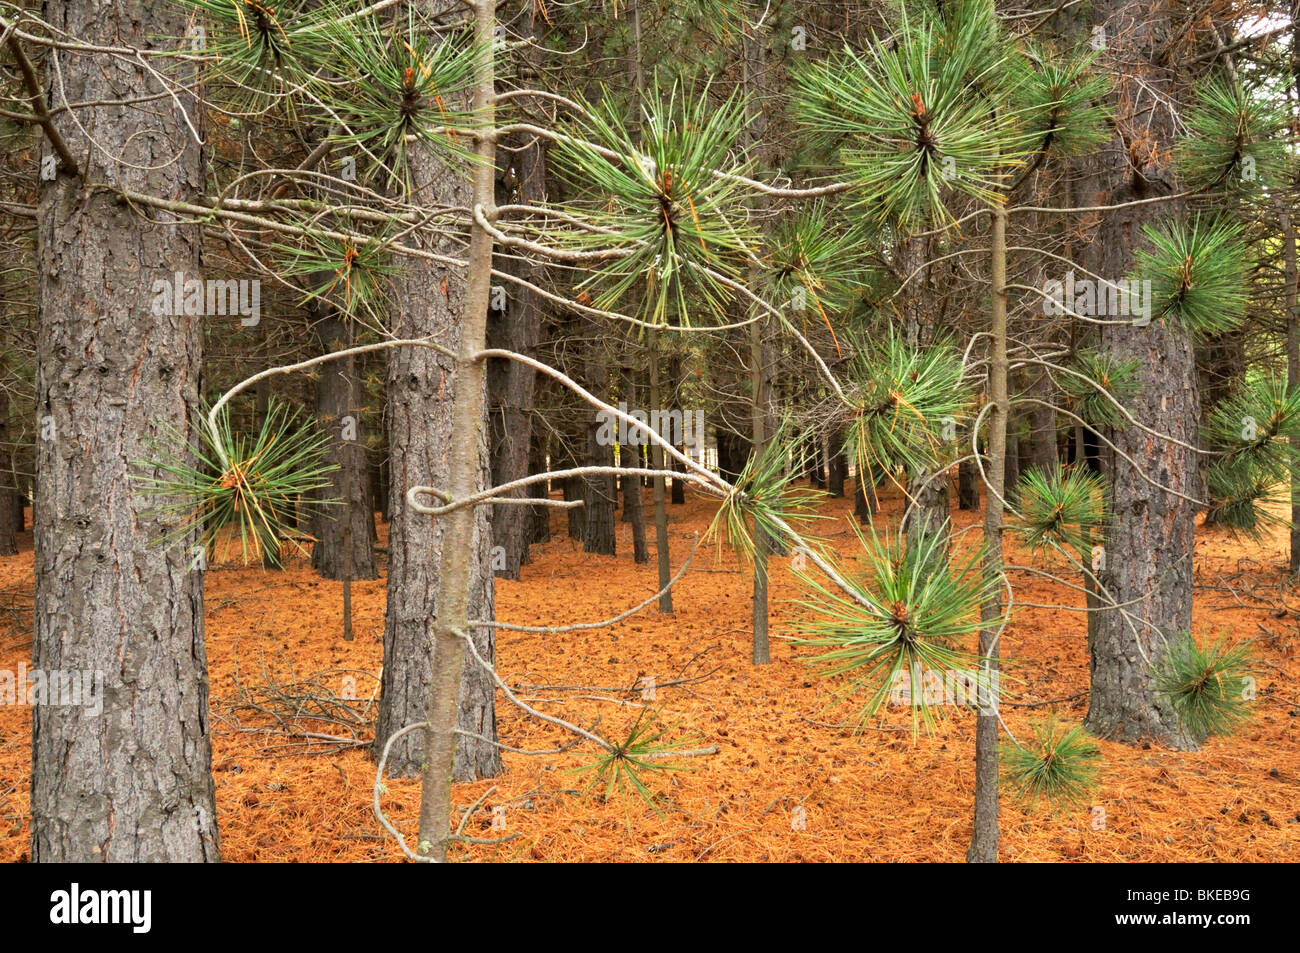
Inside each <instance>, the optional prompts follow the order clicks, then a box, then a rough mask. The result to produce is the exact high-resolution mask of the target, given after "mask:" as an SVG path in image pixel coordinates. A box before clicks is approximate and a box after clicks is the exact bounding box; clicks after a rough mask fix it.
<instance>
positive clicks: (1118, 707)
mask: <svg viewBox="0 0 1300 953" xmlns="http://www.w3.org/2000/svg"><path fill="white" fill-rule="evenodd" d="M1093 22H1094V23H1099V24H1104V25H1105V27H1106V28H1107V32H1108V34H1109V35H1112V36H1121V35H1126V34H1127V39H1126V42H1125V45H1124V47H1123V48H1122V49H1121V52H1122V53H1126V54H1128V55H1130V56H1133V55H1144V54H1143V53H1141V52H1140V51H1143V50H1145V49H1146V48H1147V47H1146V46H1145V45H1144V44H1149V43H1153V42H1157V38H1158V36H1160V35H1163V34H1162V32H1161V31H1163V30H1164V29H1165V28H1166V27H1167V25H1168V14H1167V13H1165V14H1162V15H1155V16H1153V15H1152V14H1151V11H1150V8H1149V6H1148V4H1146V3H1145V2H1139V0H1097V2H1095V3H1094V4H1093ZM1121 27H1123V30H1122V29H1121ZM1130 27H1131V28H1130ZM1150 73H1151V75H1148V76H1147V77H1146V85H1144V86H1137V85H1130V86H1126V87H1125V88H1124V92H1123V93H1121V94H1119V104H1118V110H1117V114H1116V121H1117V123H1118V124H1119V126H1120V128H1122V129H1128V128H1134V129H1142V130H1145V135H1147V136H1148V137H1149V138H1150V141H1151V143H1152V154H1153V155H1155V154H1157V150H1158V151H1159V153H1160V154H1163V153H1164V152H1166V151H1168V150H1170V149H1172V147H1173V145H1174V135H1175V133H1174V129H1173V127H1172V120H1171V119H1170V115H1169V112H1168V110H1165V109H1161V108H1158V106H1157V104H1156V102H1155V101H1154V99H1153V98H1152V97H1153V96H1154V95H1161V96H1168V95H1171V93H1172V91H1171V89H1170V86H1171V84H1170V82H1169V80H1168V79H1167V77H1166V76H1165V75H1163V74H1159V73H1157V72H1156V70H1155V68H1151V70H1150ZM1148 87H1150V89H1151V90H1153V91H1154V92H1146V91H1144V90H1147V88H1148ZM1089 164H1090V165H1094V166H1095V168H1094V169H1092V170H1090V171H1095V172H1096V173H1097V178H1096V179H1095V182H1096V186H1097V188H1098V189H1099V192H1098V194H1097V195H1096V199H1097V200H1098V201H1099V202H1101V203H1104V204H1119V203H1123V202H1130V201H1133V200H1135V199H1144V198H1151V197H1152V196H1154V195H1159V194H1167V193H1168V192H1169V191H1171V189H1172V186H1171V185H1169V184H1168V181H1167V179H1168V174H1169V173H1168V170H1166V169H1162V168H1160V167H1157V166H1153V165H1146V166H1144V167H1143V168H1140V169H1134V167H1133V165H1132V159H1131V157H1130V154H1129V152H1128V151H1127V150H1125V149H1124V147H1123V144H1122V143H1121V142H1120V141H1119V138H1118V137H1116V138H1115V139H1114V140H1113V141H1112V142H1111V144H1110V145H1109V146H1108V147H1107V148H1106V150H1105V151H1104V152H1103V153H1102V155H1101V156H1100V157H1099V159H1098V160H1097V161H1096V162H1095V163H1089ZM1169 213H1170V210H1169V208H1168V205H1167V204H1166V205H1163V206H1152V205H1139V206H1130V207H1127V208H1120V209H1114V210H1111V211H1108V212H1103V213H1101V215H1100V222H1099V224H1098V227H1097V228H1096V229H1095V230H1094V234H1095V235H1096V236H1097V237H1096V239H1095V240H1094V241H1093V242H1092V243H1090V244H1089V245H1087V246H1086V247H1085V249H1084V251H1083V255H1082V258H1083V264H1084V266H1085V267H1086V268H1088V269H1089V270H1090V271H1092V272H1094V273H1096V274H1099V275H1101V276H1102V277H1104V278H1107V279H1110V280H1118V279H1119V278H1121V277H1123V276H1125V275H1127V274H1129V273H1130V272H1131V270H1132V267H1133V252H1134V246H1135V245H1136V244H1137V243H1138V242H1139V241H1140V238H1141V228H1142V226H1143V225H1144V224H1145V223H1147V222H1149V221H1151V220H1152V219H1153V218H1154V217H1155V216H1156V215H1157V214H1162V215H1167V214H1169ZM1101 338H1102V348H1103V350H1104V351H1106V352H1108V353H1110V354H1112V355H1114V356H1115V357H1117V358H1120V359H1132V360H1135V361H1136V362H1137V370H1136V383H1137V384H1138V388H1139V395H1138V396H1137V397H1136V398H1134V399H1133V401H1132V402H1131V404H1130V407H1129V409H1130V411H1131V412H1132V413H1133V416H1134V417H1135V418H1136V419H1137V420H1140V421H1141V422H1142V423H1143V424H1144V425H1145V426H1146V427H1148V428H1151V429H1154V430H1156V431H1158V432H1159V433H1162V434H1167V435H1169V436H1171V437H1173V438H1175V439H1176V440H1179V441H1183V442H1185V443H1187V444H1192V445H1194V444H1195V443H1196V441H1197V420H1198V416H1199V410H1200V406H1199V401H1198V399H1197V381H1196V367H1195V361H1194V359H1193V351H1192V345H1191V342H1190V341H1189V340H1188V339H1187V337H1186V336H1185V335H1184V334H1183V333H1182V332H1181V331H1180V330H1179V329H1178V328H1177V327H1176V325H1175V324H1174V323H1173V322H1164V321H1159V320H1153V321H1152V322H1151V323H1150V324H1149V325H1148V326H1146V327H1137V326H1132V325H1122V326H1113V325H1112V326H1107V327H1105V328H1103V330H1102V335H1101ZM1107 436H1108V437H1109V439H1110V440H1111V441H1113V442H1114V444H1115V446H1116V447H1117V448H1118V449H1119V450H1120V451H1121V452H1123V453H1125V454H1127V455H1128V456H1129V457H1130V458H1131V459H1132V460H1134V461H1136V463H1137V465H1138V466H1140V467H1142V468H1143V469H1144V470H1145V471H1146V475H1147V476H1148V477H1150V478H1151V479H1152V480H1154V481H1156V482H1157V483H1160V484H1162V485H1163V486H1167V487H1170V488H1172V489H1173V490H1176V491H1178V492H1179V493H1183V494H1186V495H1187V496H1191V497H1197V496H1199V495H1200V494H1199V492H1198V491H1199V482H1200V481H1199V480H1198V474H1197V464H1196V460H1195V455H1194V454H1193V453H1192V452H1191V451H1190V450H1188V449H1186V448H1185V447H1184V446H1180V445H1179V444H1178V443H1174V442H1172V441H1169V440H1159V439H1152V438H1151V436H1150V434H1149V433H1148V432H1146V431H1143V430H1139V429H1138V428H1137V427H1127V428H1124V429H1120V430H1110V431H1109V432H1108V433H1107ZM1102 461H1103V467H1104V470H1105V472H1106V474H1107V475H1108V476H1109V478H1110V481H1111V496H1110V504H1111V511H1112V513H1113V514H1114V517H1113V519H1112V520H1111V525H1110V528H1109V531H1108V532H1107V536H1106V541H1105V568H1104V569H1102V570H1101V571H1100V572H1098V573H1097V576H1098V579H1099V580H1100V582H1101V584H1102V585H1103V586H1104V587H1105V590H1106V591H1107V592H1108V594H1109V598H1107V596H1106V595H1103V596H1102V599H1103V602H1105V603H1109V601H1110V600H1114V602H1115V603H1117V604H1118V605H1119V606H1122V607H1123V609H1118V608H1103V609H1101V610H1100V611H1098V612H1092V613H1089V615H1088V621H1089V623H1090V624H1089V631H1088V642H1089V648H1090V651H1091V667H1092V689H1091V698H1090V702H1089V706H1088V715H1087V719H1086V722H1085V724H1086V725H1087V727H1088V730H1089V731H1091V732H1092V733H1093V734H1096V735H1098V736H1100V737H1103V738H1110V739H1114V740H1119V741H1125V742H1130V743H1135V742H1139V741H1143V740H1148V739H1149V740H1153V741H1157V742H1159V743H1162V744H1166V745H1169V746H1171V747H1175V748H1192V747H1195V746H1196V743H1197V742H1196V739H1194V738H1191V737H1189V736H1188V735H1187V734H1186V733H1184V732H1183V730H1182V729H1181V728H1180V727H1179V725H1178V723H1177V721H1176V718H1175V716H1174V712H1173V711H1172V710H1171V709H1170V708H1169V706H1168V704H1167V702H1165V701H1164V700H1162V699H1160V698H1158V697H1157V696H1156V695H1155V693H1154V691H1153V689H1152V685H1151V669H1152V666H1153V665H1157V664H1159V662H1160V660H1161V659H1162V658H1163V656H1164V654H1165V651H1166V646H1167V644H1168V640H1172V639H1176V638H1178V637H1180V635H1181V634H1183V633H1187V632H1189V631H1190V630H1191V627H1192V552H1193V539H1192V530H1193V518H1194V516H1195V508H1194V506H1193V504H1192V503H1190V502H1189V501H1188V500H1186V499H1183V498H1181V497H1178V496H1175V495H1173V494H1172V493H1168V492H1166V491H1164V490H1160V489H1157V488H1156V487H1153V486H1152V485H1151V484H1150V483H1148V482H1147V481H1146V480H1144V479H1142V478H1141V476H1140V475H1139V474H1138V473H1136V472H1134V470H1133V465H1132V464H1130V463H1128V462H1127V461H1125V460H1124V459H1122V458H1121V457H1119V456H1118V455H1116V454H1115V453H1114V452H1113V451H1111V450H1109V449H1106V450H1103V451H1102Z"/></svg>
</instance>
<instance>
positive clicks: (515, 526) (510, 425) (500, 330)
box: [488, 141, 546, 579]
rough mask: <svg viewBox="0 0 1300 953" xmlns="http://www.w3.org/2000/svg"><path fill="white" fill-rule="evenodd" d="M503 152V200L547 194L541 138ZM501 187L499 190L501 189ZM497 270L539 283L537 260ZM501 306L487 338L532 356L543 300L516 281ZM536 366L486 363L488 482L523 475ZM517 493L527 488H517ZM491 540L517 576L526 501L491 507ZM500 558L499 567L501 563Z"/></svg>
mask: <svg viewBox="0 0 1300 953" xmlns="http://www.w3.org/2000/svg"><path fill="white" fill-rule="evenodd" d="M509 145H511V146H512V148H511V150H510V151H509V152H507V153H505V155H506V156H507V158H506V160H504V161H505V162H508V163H509V164H510V165H511V166H512V167H513V168H514V169H516V170H517V182H518V194H517V195H515V194H502V195H501V196H500V200H501V201H502V202H518V203H523V204H533V203H536V202H540V201H542V200H544V199H545V197H546V157H545V152H544V151H543V149H542V146H541V144H540V143H537V142H533V143H532V144H531V145H527V147H526V148H521V147H524V146H525V145H526V143H525V142H523V141H520V142H514V143H510V144H509ZM502 191H504V190H502ZM498 267H500V268H501V269H502V270H507V271H510V272H511V273H512V274H519V275H520V277H522V278H524V279H525V280H528V281H531V282H533V283H538V282H539V280H540V279H541V277H542V271H543V270H542V269H541V268H540V267H538V266H537V265H535V264H533V263H530V262H526V261H518V260H516V259H514V258H503V259H502V260H500V261H499V262H498ZM502 290H503V291H505V292H506V294H505V311H504V312H501V311H493V312H492V316H491V320H489V322H488V343H489V344H490V345H491V346H492V347H495V348H503V349H505V350H510V351H516V352H518V353H520V354H527V355H528V356H529V357H536V356H537V342H538V340H539V338H540V336H541V328H542V316H543V301H542V299H541V298H540V297H539V296H538V295H537V294H535V293H534V292H532V291H531V290H529V289H528V288H525V287H523V286H521V285H513V284H512V285H509V286H504V287H503V288H502ZM536 381H537V371H536V370H534V369H533V368H532V367H529V366H528V365H527V364H521V363H520V362H519V361H511V360H506V359H501V358H494V359H493V360H491V361H489V362H488V405H489V407H490V412H489V420H490V421H491V426H492V436H491V446H492V484H493V485H494V486H500V485H501V484H504V483H509V482H510V481H512V480H518V479H520V478H521V477H524V476H526V475H527V474H528V452H529V448H530V446H531V444H532V430H533V390H534V388H535V385H536ZM518 495H520V496H524V495H527V493H520V494H518ZM491 518H492V542H493V543H494V544H495V545H496V546H499V547H501V549H500V556H501V559H500V561H499V562H498V569H497V570H496V573H497V575H498V576H504V577H505V578H507V579H518V578H519V567H520V566H522V565H523V563H524V561H525V560H526V559H527V556H528V543H529V541H530V540H531V538H532V514H531V511H530V509H529V508H528V507H526V506H494V507H492V517H491ZM501 562H504V566H501V565H500V563H501Z"/></svg>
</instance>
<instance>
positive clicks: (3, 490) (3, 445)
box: [0, 302, 21, 556]
mask: <svg viewBox="0 0 1300 953" xmlns="http://www.w3.org/2000/svg"><path fill="white" fill-rule="evenodd" d="M3 306H4V305H3V303H2V302H0V307H3ZM6 383H7V382H5V381H0V460H3V461H5V462H6V463H7V462H8V461H9V460H10V459H12V455H11V453H10V442H11V441H12V439H13V438H12V436H11V435H10V428H9V389H8V387H7V386H6ZM17 496H18V487H17V480H16V479H15V477H14V472H13V469H12V468H10V467H8V466H0V556H14V555H17V553H18V539H17V534H18V533H19V532H21V530H20V529H19V527H18V525H17V523H18V521H17V520H16V519H15V518H14V517H15V515H16V509H15V506H14V500H15V499H16V498H17Z"/></svg>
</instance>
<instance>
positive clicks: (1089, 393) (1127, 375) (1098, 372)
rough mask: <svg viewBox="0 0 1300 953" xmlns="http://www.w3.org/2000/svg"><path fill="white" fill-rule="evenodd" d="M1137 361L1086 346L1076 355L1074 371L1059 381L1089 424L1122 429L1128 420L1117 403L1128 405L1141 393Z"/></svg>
mask: <svg viewBox="0 0 1300 953" xmlns="http://www.w3.org/2000/svg"><path fill="white" fill-rule="evenodd" d="M1138 363H1139V362H1138V361H1137V360H1134V359H1120V358H1117V357H1115V356H1114V355H1113V354H1107V353H1104V352H1101V351H1095V350H1086V351H1082V352H1080V354H1079V356H1078V357H1077V358H1076V359H1075V363H1074V367H1073V368H1071V369H1072V370H1073V371H1075V374H1062V375H1061V376H1060V378H1059V379H1058V383H1059V384H1060V385H1061V389H1062V390H1064V391H1065V393H1066V394H1068V395H1069V396H1070V398H1071V401H1072V403H1073V405H1074V412H1075V414H1077V415H1078V416H1079V417H1080V418H1082V419H1083V421H1084V422H1085V423H1087V424H1088V425H1089V426H1092V427H1114V428H1116V429H1122V428H1123V427H1125V426H1127V425H1128V421H1127V420H1126V419H1125V418H1124V415H1123V414H1122V413H1121V412H1120V409H1119V407H1117V406H1115V405H1116V404H1117V403H1118V404H1119V406H1120V407H1126V406H1128V404H1129V402H1130V401H1131V400H1133V398H1134V397H1136V396H1137V395H1138V389H1139V388H1138V383H1137V375H1136V372H1137V369H1138ZM1076 375H1077V376H1076Z"/></svg>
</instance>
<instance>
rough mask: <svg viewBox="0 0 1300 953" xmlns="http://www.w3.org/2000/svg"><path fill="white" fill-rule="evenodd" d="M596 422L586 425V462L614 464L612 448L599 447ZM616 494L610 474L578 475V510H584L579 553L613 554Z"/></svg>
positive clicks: (616, 547) (614, 545) (616, 546)
mask: <svg viewBox="0 0 1300 953" xmlns="http://www.w3.org/2000/svg"><path fill="white" fill-rule="evenodd" d="M599 430H600V425H599V424H597V423H595V422H593V423H591V424H589V425H588V428H587V464H588V465H589V466H593V467H609V466H613V464H614V453H613V450H614V448H613V447H612V446H608V447H607V446H602V445H601V442H600V440H598V439H597V434H598V432H599ZM616 501H617V494H616V492H615V490H614V477H613V476H612V475H610V474H592V475H589V476H585V477H583V478H582V503H583V505H582V509H583V512H584V513H586V517H585V519H584V520H583V525H582V549H583V552H587V553H597V554H599V555H601V556H615V555H617V549H618V537H617V536H616V535H615V532H614V529H615V522H614V505H615V502H616Z"/></svg>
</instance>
